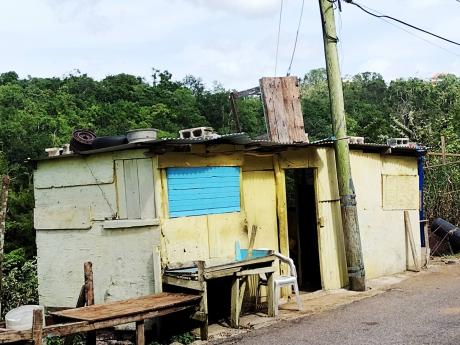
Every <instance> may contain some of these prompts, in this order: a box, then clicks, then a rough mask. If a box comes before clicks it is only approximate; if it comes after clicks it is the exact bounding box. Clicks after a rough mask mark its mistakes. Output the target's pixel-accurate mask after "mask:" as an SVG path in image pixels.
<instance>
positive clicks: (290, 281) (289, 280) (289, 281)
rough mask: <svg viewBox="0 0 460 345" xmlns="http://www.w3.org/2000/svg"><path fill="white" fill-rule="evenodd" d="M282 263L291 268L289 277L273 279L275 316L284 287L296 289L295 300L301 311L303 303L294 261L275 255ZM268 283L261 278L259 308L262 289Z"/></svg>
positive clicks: (265, 279) (283, 276)
mask: <svg viewBox="0 0 460 345" xmlns="http://www.w3.org/2000/svg"><path fill="white" fill-rule="evenodd" d="M273 255H275V256H276V257H277V258H278V259H279V260H280V261H282V262H284V263H286V264H288V266H289V275H282V276H278V277H275V279H273V281H274V287H273V289H274V293H275V296H273V304H274V306H273V307H274V312H275V316H276V315H278V304H279V295H280V289H281V287H283V286H289V287H291V286H293V287H294V293H295V298H296V302H297V307H298V309H299V310H302V302H301V300H300V293H299V285H298V284H297V270H296V269H295V265H294V261H292V259H291V258H288V257H287V256H284V255H282V254H280V253H274V254H273ZM267 284H268V281H267V278H266V277H260V279H259V286H258V287H257V295H256V307H257V302H258V300H259V296H260V287H261V286H262V285H265V286H267Z"/></svg>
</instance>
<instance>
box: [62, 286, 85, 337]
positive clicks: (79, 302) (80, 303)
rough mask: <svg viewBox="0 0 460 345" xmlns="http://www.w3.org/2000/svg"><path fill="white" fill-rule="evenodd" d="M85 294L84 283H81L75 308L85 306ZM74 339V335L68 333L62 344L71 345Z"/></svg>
mask: <svg viewBox="0 0 460 345" xmlns="http://www.w3.org/2000/svg"><path fill="white" fill-rule="evenodd" d="M85 296H86V288H85V284H83V285H82V286H81V289H80V295H78V300H77V304H76V308H81V307H84V306H85V303H86V297H85ZM74 339H75V336H74V335H70V336H68V337H66V338H65V340H64V345H72V344H73V340H74Z"/></svg>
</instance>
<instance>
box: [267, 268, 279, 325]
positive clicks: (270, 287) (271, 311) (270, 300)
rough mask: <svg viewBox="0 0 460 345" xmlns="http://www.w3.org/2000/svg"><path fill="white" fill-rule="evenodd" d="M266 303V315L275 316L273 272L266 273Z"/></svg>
mask: <svg viewBox="0 0 460 345" xmlns="http://www.w3.org/2000/svg"><path fill="white" fill-rule="evenodd" d="M267 275H268V280H267V304H268V313H267V314H268V316H275V303H278V301H276V300H275V298H276V297H275V282H274V275H273V273H267Z"/></svg>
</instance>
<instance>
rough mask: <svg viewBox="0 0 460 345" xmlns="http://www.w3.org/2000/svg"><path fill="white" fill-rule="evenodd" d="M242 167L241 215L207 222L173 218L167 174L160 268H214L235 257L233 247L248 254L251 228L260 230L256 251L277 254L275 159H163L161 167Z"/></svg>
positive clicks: (203, 156) (202, 156) (199, 156)
mask: <svg viewBox="0 0 460 345" xmlns="http://www.w3.org/2000/svg"><path fill="white" fill-rule="evenodd" d="M223 156H224V157H226V158H227V159H226V161H225V164H226V165H230V166H241V170H242V172H241V211H240V212H233V213H224V214H214V215H205V216H190V217H179V218H169V216H168V212H167V209H168V205H167V200H168V198H167V186H166V185H167V180H166V174H165V173H163V174H161V176H162V184H163V186H165V187H164V188H163V193H164V195H163V197H162V200H163V212H162V214H163V215H164V219H162V221H161V229H162V235H163V236H162V244H163V246H162V262H163V264H164V265H166V264H176V263H184V262H190V261H193V260H207V261H209V262H210V263H212V262H219V261H223V260H231V259H233V258H234V257H235V241H239V242H240V245H241V248H247V246H248V243H249V236H250V232H251V229H252V227H253V226H257V234H256V239H255V248H267V249H273V250H278V234H277V229H278V228H277V217H276V190H275V183H274V173H273V168H272V163H271V160H272V158H271V157H268V158H269V159H267V157H260V159H259V157H254V156H251V155H243V154H241V153H239V154H231V155H225V154H217V155H216V154H209V155H206V154H196V155H191V154H182V156H180V155H179V154H165V155H163V156H160V157H159V166H160V167H162V169H166V168H168V167H169V166H174V167H180V166H183V167H193V166H213V165H221V164H222V157H223Z"/></svg>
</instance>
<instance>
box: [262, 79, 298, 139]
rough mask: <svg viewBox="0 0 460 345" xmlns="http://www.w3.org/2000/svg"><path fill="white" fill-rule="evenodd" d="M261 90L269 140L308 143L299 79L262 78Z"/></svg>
mask: <svg viewBox="0 0 460 345" xmlns="http://www.w3.org/2000/svg"><path fill="white" fill-rule="evenodd" d="M260 89H261V94H262V101H263V105H264V113H265V119H266V122H267V128H268V135H269V139H270V140H271V141H274V142H277V143H282V144H293V143H302V142H305V141H307V140H306V138H307V137H306V135H305V129H304V123H303V116H302V109H301V105H300V89H299V81H298V78H297V77H272V78H261V79H260Z"/></svg>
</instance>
